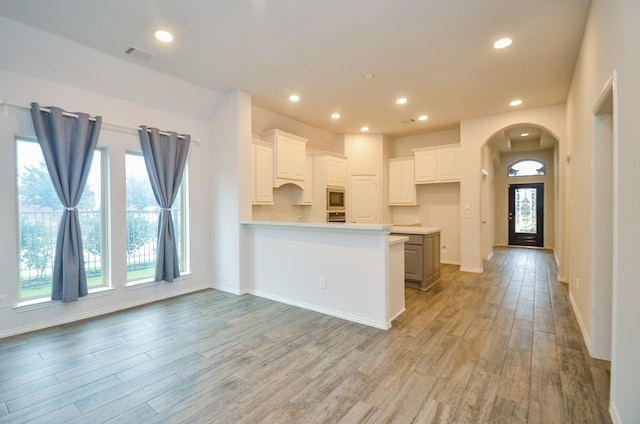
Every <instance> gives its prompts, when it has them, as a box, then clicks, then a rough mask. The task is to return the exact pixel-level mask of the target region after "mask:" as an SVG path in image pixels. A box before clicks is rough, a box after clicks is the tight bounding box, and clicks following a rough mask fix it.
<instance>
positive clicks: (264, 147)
mask: <svg viewBox="0 0 640 424" xmlns="http://www.w3.org/2000/svg"><path fill="white" fill-rule="evenodd" d="M272 182H273V145H272V144H271V143H266V142H264V141H260V140H253V141H252V142H251V192H252V194H253V196H252V203H253V204H254V205H272V204H273V184H272Z"/></svg>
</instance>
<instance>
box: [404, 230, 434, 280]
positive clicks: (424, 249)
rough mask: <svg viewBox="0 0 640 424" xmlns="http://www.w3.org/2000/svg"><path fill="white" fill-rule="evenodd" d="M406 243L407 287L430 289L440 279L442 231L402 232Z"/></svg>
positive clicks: (405, 269)
mask: <svg viewBox="0 0 640 424" xmlns="http://www.w3.org/2000/svg"><path fill="white" fill-rule="evenodd" d="M393 234H394V235H402V236H405V237H409V241H407V242H405V244H404V281H405V285H406V286H407V287H414V288H418V289H421V290H426V289H428V288H429V287H430V286H431V285H433V284H435V283H437V282H438V281H440V233H439V232H436V233H431V234H401V233H393Z"/></svg>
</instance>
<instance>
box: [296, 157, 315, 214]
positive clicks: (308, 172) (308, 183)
mask: <svg viewBox="0 0 640 424" xmlns="http://www.w3.org/2000/svg"><path fill="white" fill-rule="evenodd" d="M295 204H296V205H312V204H313V159H312V158H311V156H307V157H306V158H305V177H304V188H303V189H302V194H301V195H300V198H299V199H298V200H297V201H296V203H295Z"/></svg>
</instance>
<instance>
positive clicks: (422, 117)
mask: <svg viewBox="0 0 640 424" xmlns="http://www.w3.org/2000/svg"><path fill="white" fill-rule="evenodd" d="M427 119H429V117H428V116H427V115H420V116H418V121H426V120H427Z"/></svg>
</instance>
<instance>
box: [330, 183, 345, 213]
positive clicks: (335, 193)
mask: <svg viewBox="0 0 640 424" xmlns="http://www.w3.org/2000/svg"><path fill="white" fill-rule="evenodd" d="M327 210H328V211H334V210H344V189H343V188H334V187H327Z"/></svg>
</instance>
